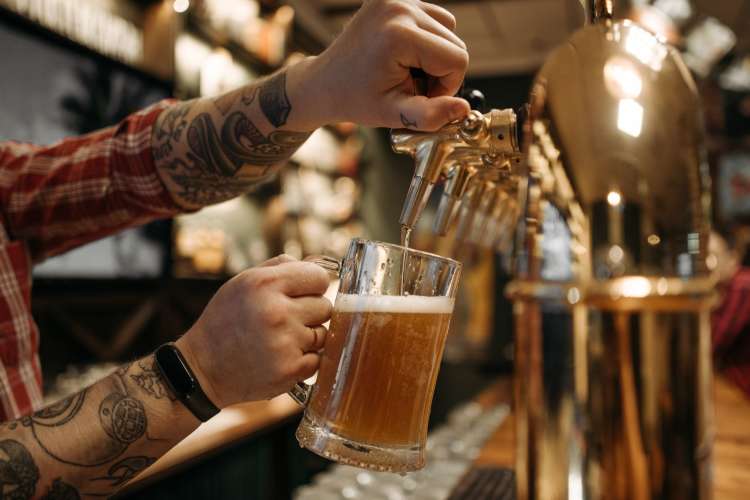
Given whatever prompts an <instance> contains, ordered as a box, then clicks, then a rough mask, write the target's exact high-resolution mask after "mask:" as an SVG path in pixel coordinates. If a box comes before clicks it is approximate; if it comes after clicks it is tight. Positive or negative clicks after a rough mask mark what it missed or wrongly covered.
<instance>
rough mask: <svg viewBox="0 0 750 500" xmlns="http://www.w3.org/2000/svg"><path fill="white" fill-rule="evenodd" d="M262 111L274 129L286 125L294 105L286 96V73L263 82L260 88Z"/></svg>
mask: <svg viewBox="0 0 750 500" xmlns="http://www.w3.org/2000/svg"><path fill="white" fill-rule="evenodd" d="M260 109H262V110H263V114H264V115H266V118H268V121H269V122H271V123H272V124H273V126H274V127H281V126H282V125H284V124H285V123H286V119H287V118H288V117H289V112H290V111H291V110H292V104H291V103H290V102H289V97H288V96H287V95H286V72H285V71H282V72H280V73H277V74H276V75H274V76H272V77H270V78H269V79H268V80H266V81H265V82H263V84H262V85H261V87H260Z"/></svg>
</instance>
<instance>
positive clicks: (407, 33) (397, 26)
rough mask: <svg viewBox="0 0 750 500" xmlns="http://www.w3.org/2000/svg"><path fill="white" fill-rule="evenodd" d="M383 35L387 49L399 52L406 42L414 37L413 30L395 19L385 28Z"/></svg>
mask: <svg viewBox="0 0 750 500" xmlns="http://www.w3.org/2000/svg"><path fill="white" fill-rule="evenodd" d="M382 34H383V35H382V41H383V43H384V45H385V46H386V48H387V49H389V50H397V49H399V48H401V47H402V46H403V43H404V41H405V40H408V39H409V38H410V37H411V36H412V28H411V27H409V26H408V25H407V24H406V23H404V22H401V21H399V20H398V19H393V20H391V21H389V22H388V23H386V25H385V26H384V27H383V31H382Z"/></svg>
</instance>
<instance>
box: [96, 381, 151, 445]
mask: <svg viewBox="0 0 750 500" xmlns="http://www.w3.org/2000/svg"><path fill="white" fill-rule="evenodd" d="M99 421H100V422H101V424H102V427H103V428H104V431H105V432H106V433H107V434H108V435H109V437H111V438H113V439H115V440H116V441H117V442H119V443H121V444H123V445H125V446H127V445H129V444H130V443H133V442H135V441H137V440H138V439H139V438H140V437H141V436H143V435H144V434H145V433H146V409H145V408H144V407H143V403H141V402H140V401H138V400H137V399H135V398H131V397H129V396H125V395H123V394H120V393H118V392H113V393H112V394H110V395H109V396H107V397H106V398H104V400H103V401H102V403H101V405H99Z"/></svg>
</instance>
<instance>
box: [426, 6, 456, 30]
mask: <svg viewBox="0 0 750 500" xmlns="http://www.w3.org/2000/svg"><path fill="white" fill-rule="evenodd" d="M419 4H420V5H419V6H420V7H421V8H422V10H423V11H425V12H426V13H427V14H428V15H429V16H430V17H432V18H433V19H434V20H436V21H437V22H439V23H440V24H442V25H443V26H445V27H446V28H447V29H449V30H451V31H456V16H454V15H453V14H451V13H450V11H448V9H445V8H443V7H441V6H439V5H435V4H434V3H430V2H419Z"/></svg>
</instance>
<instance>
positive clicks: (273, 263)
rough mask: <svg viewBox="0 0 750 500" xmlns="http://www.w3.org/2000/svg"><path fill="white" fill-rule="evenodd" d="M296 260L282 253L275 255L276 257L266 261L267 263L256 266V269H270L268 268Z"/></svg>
mask: <svg viewBox="0 0 750 500" xmlns="http://www.w3.org/2000/svg"><path fill="white" fill-rule="evenodd" d="M296 261H297V259H295V258H294V257H292V256H291V255H289V254H286V253H282V254H281V255H277V256H276V257H272V258H270V259H268V260H267V261H265V262H263V263H261V264H259V265H258V267H270V266H278V265H279V264H284V263H285V262H296Z"/></svg>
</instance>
